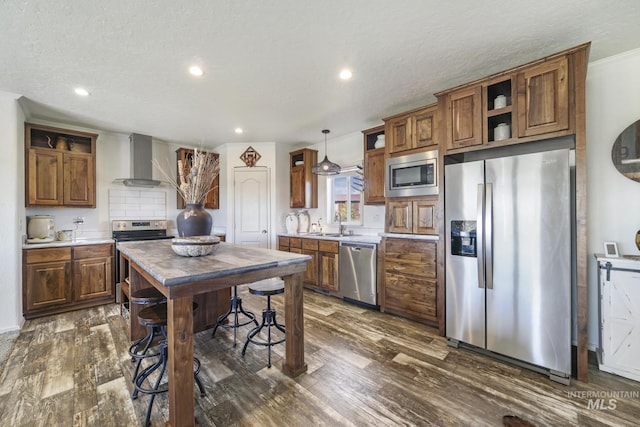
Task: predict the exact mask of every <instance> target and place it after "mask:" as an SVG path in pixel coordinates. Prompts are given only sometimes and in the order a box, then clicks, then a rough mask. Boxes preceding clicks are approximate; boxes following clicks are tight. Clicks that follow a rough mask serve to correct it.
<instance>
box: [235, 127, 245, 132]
mask: <svg viewBox="0 0 640 427" xmlns="http://www.w3.org/2000/svg"><path fill="white" fill-rule="evenodd" d="M234 132H235V133H242V132H244V131H243V130H242V128H235V130H234Z"/></svg>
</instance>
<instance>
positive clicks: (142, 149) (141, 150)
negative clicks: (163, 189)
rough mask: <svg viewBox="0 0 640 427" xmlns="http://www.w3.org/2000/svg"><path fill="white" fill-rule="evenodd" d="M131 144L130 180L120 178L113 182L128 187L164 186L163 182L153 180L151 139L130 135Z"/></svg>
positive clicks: (136, 134) (139, 135) (144, 136)
mask: <svg viewBox="0 0 640 427" xmlns="http://www.w3.org/2000/svg"><path fill="white" fill-rule="evenodd" d="M129 143H130V149H131V174H130V176H129V178H119V179H116V180H114V181H113V182H114V183H120V184H124V185H126V186H127V187H157V186H158V185H160V184H162V181H157V180H155V179H153V178H152V176H153V173H152V171H153V164H152V162H151V159H152V152H151V148H152V142H151V137H150V136H149V135H142V134H139V133H132V134H131V135H129Z"/></svg>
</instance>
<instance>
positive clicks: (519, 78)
mask: <svg viewBox="0 0 640 427" xmlns="http://www.w3.org/2000/svg"><path fill="white" fill-rule="evenodd" d="M583 49H584V46H579V47H577V48H574V49H569V50H567V51H563V52H560V53H558V54H556V55H552V56H550V57H547V58H543V59H540V60H538V61H534V62H531V63H529V64H525V65H522V66H519V67H516V68H513V69H511V70H507V71H504V72H501V73H498V74H495V75H493V76H489V77H486V78H484V79H481V80H477V81H475V82H471V83H468V84H465V85H462V86H459V87H457V88H453V89H450V90H447V91H444V92H440V93H437V94H436V96H437V97H438V103H439V105H440V111H442V113H443V114H444V127H443V129H444V130H445V133H446V135H445V141H446V150H447V152H449V153H452V152H453V153H457V152H462V151H467V150H473V149H478V148H484V147H488V146H502V145H508V144H515V143H520V142H528V141H534V140H539V139H541V138H553V137H557V136H563V135H566V134H570V133H573V132H574V131H573V129H571V126H572V123H571V121H570V120H569V118H570V117H571V114H572V112H571V108H572V105H573V104H572V102H571V94H572V93H573V89H572V88H571V86H570V84H571V82H572V78H571V75H572V73H573V74H575V70H572V66H571V64H573V63H574V61H572V55H574V54H576V53H578V52H579V51H581V50H583Z"/></svg>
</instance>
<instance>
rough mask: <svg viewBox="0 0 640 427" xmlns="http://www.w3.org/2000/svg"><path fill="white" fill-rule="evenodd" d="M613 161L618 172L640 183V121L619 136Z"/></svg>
mask: <svg viewBox="0 0 640 427" xmlns="http://www.w3.org/2000/svg"><path fill="white" fill-rule="evenodd" d="M611 160H613V164H614V166H615V167H616V169H618V172H620V173H621V174H622V175H624V176H626V177H627V178H629V179H632V180H634V181H638V182H640V120H638V121H637V122H635V123H633V124H632V125H631V126H629V127H628V128H626V129H625V130H623V131H622V133H621V134H620V135H618V137H617V138H616V140H615V142H614V143H613V148H612V149H611Z"/></svg>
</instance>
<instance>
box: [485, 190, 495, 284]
mask: <svg viewBox="0 0 640 427" xmlns="http://www.w3.org/2000/svg"><path fill="white" fill-rule="evenodd" d="M484 200H485V202H484V203H485V213H484V215H485V218H484V239H485V257H486V262H485V270H486V279H485V280H486V286H487V289H493V230H492V227H493V184H486V188H485V199H484Z"/></svg>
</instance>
